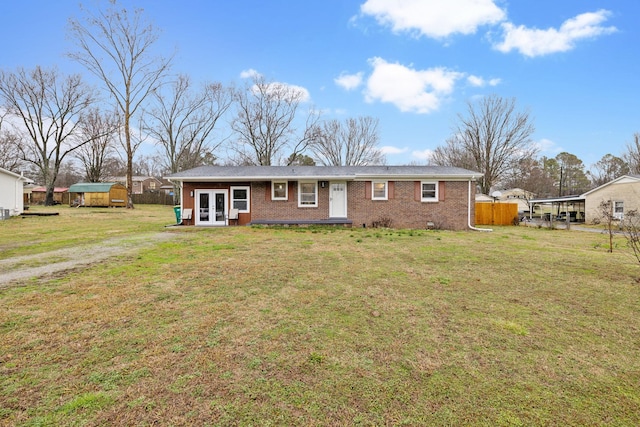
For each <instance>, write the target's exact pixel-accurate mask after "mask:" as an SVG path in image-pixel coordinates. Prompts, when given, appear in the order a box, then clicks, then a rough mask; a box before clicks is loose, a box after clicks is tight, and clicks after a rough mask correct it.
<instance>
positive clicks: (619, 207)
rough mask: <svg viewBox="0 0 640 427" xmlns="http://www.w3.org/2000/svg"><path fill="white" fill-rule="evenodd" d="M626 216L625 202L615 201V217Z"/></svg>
mask: <svg viewBox="0 0 640 427" xmlns="http://www.w3.org/2000/svg"><path fill="white" fill-rule="evenodd" d="M623 216H624V202H613V217H614V218H616V219H622V218H623Z"/></svg>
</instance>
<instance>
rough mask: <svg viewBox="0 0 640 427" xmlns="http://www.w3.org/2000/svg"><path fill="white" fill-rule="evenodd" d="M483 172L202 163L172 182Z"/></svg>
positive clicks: (474, 176) (477, 174)
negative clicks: (214, 164)
mask: <svg viewBox="0 0 640 427" xmlns="http://www.w3.org/2000/svg"><path fill="white" fill-rule="evenodd" d="M481 176H482V174H481V173H480V172H474V171H470V170H467V169H462V168H456V167H448V166H201V167H198V168H194V169H189V170H186V171H182V172H177V173H174V174H172V175H169V176H167V177H166V178H167V179H169V180H171V181H209V182H211V181H228V180H245V181H268V180H273V179H283V180H284V179H287V180H304V179H314V180H330V179H334V180H336V179H342V180H367V179H407V180H408V179H452V180H456V179H457V180H469V179H471V180H475V179H477V178H480V177H481Z"/></svg>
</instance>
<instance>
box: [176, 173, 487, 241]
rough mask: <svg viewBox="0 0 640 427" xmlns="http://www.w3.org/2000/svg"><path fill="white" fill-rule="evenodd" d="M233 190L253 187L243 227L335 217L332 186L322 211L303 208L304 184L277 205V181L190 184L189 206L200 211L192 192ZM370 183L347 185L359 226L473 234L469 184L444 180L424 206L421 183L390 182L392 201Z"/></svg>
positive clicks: (322, 198) (323, 194)
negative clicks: (430, 227)
mask: <svg viewBox="0 0 640 427" xmlns="http://www.w3.org/2000/svg"><path fill="white" fill-rule="evenodd" d="M231 185H250V187H251V195H250V197H251V213H250V214H241V220H240V222H239V223H240V224H246V223H248V222H249V221H253V220H268V219H282V220H297V219H311V220H323V219H328V218H329V188H330V186H329V183H328V182H327V184H326V185H325V186H324V188H323V187H322V186H321V185H320V183H319V184H318V206H317V207H298V183H297V182H296V181H289V187H288V200H271V182H270V181H264V182H252V183H250V184H249V183H188V182H185V183H184V188H183V190H184V191H183V207H184V208H192V209H193V208H195V206H194V198H193V197H190V193H191V191H194V192H195V190H196V189H227V190H228V189H229V187H230V186H231ZM370 185H371V184H370V182H365V181H350V182H347V217H348V218H349V219H351V220H352V221H353V226H354V227H362V225H363V224H364V225H365V226H366V227H372V226H373V223H374V222H380V221H383V220H384V219H387V218H388V219H390V220H391V226H392V227H395V228H422V229H424V228H426V227H427V223H428V222H431V223H433V224H434V226H435V228H439V229H447V230H465V229H467V214H468V202H469V196H468V194H467V190H468V185H469V183H468V182H467V181H461V182H456V181H446V182H445V181H440V183H439V189H438V193H439V194H438V195H439V201H438V202H422V201H420V192H419V191H417V190H418V189H419V182H416V181H389V188H388V196H389V197H388V200H371V187H370ZM471 192H472V194H471V201H472V203H471V225H475V184H473V183H472V185H471Z"/></svg>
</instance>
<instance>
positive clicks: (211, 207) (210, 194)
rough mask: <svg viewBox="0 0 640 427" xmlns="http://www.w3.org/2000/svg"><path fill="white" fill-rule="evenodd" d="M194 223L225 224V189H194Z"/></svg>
mask: <svg viewBox="0 0 640 427" xmlns="http://www.w3.org/2000/svg"><path fill="white" fill-rule="evenodd" d="M195 218H196V221H195V224H196V225H226V224H227V221H226V220H227V190H196V215H195Z"/></svg>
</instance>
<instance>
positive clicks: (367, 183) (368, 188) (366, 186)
mask: <svg viewBox="0 0 640 427" xmlns="http://www.w3.org/2000/svg"><path fill="white" fill-rule="evenodd" d="M364 198H365V199H367V200H371V181H365V183H364Z"/></svg>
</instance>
